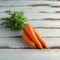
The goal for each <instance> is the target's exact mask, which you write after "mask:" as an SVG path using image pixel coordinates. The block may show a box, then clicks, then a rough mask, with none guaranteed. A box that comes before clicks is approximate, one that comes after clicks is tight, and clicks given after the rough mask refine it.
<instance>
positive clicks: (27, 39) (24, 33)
mask: <svg viewBox="0 0 60 60" xmlns="http://www.w3.org/2000/svg"><path fill="white" fill-rule="evenodd" d="M22 38H23V39H24V40H25V41H26V42H27V43H28V44H30V45H31V46H32V47H36V46H35V44H34V42H32V40H31V39H30V38H29V36H28V35H27V34H26V32H23V33H22Z"/></svg>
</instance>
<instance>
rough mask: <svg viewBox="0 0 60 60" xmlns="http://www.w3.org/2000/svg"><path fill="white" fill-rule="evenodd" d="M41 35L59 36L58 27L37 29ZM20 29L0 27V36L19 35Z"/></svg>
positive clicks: (59, 30)
mask: <svg viewBox="0 0 60 60" xmlns="http://www.w3.org/2000/svg"><path fill="white" fill-rule="evenodd" d="M37 31H38V33H39V34H40V35H41V36H42V37H60V33H59V32H60V29H43V28H40V29H37ZM21 34H22V32H21V31H11V30H10V29H9V28H3V29H0V37H14V36H21Z"/></svg>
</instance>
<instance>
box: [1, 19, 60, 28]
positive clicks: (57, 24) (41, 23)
mask: <svg viewBox="0 0 60 60" xmlns="http://www.w3.org/2000/svg"><path fill="white" fill-rule="evenodd" d="M4 21H5V20H0V24H1V23H3V22H4ZM27 22H28V23H29V24H31V25H32V27H35V28H47V29H49V28H50V29H51V28H52V29H60V20H27ZM0 28H7V27H5V26H0Z"/></svg>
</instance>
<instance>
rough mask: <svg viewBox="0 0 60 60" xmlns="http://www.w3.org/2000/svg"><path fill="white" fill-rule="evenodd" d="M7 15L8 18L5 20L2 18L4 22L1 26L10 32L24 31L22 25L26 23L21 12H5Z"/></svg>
mask: <svg viewBox="0 0 60 60" xmlns="http://www.w3.org/2000/svg"><path fill="white" fill-rule="evenodd" d="M6 13H8V15H9V17H7V18H2V19H4V20H5V22H3V23H2V24H1V25H5V26H7V27H9V28H11V30H23V29H24V24H25V23H26V22H27V18H26V17H25V16H24V12H23V11H19V12H17V11H13V12H12V11H10V10H8V11H6Z"/></svg>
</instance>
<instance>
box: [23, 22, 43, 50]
mask: <svg viewBox="0 0 60 60" xmlns="http://www.w3.org/2000/svg"><path fill="white" fill-rule="evenodd" d="M24 29H25V31H26V33H27V34H28V35H29V36H30V38H31V39H32V41H33V42H34V43H35V44H36V46H37V47H38V48H40V49H42V45H41V43H40V42H39V40H38V39H37V37H36V35H35V33H34V31H33V28H32V27H31V26H30V24H28V23H27V24H25V25H24Z"/></svg>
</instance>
